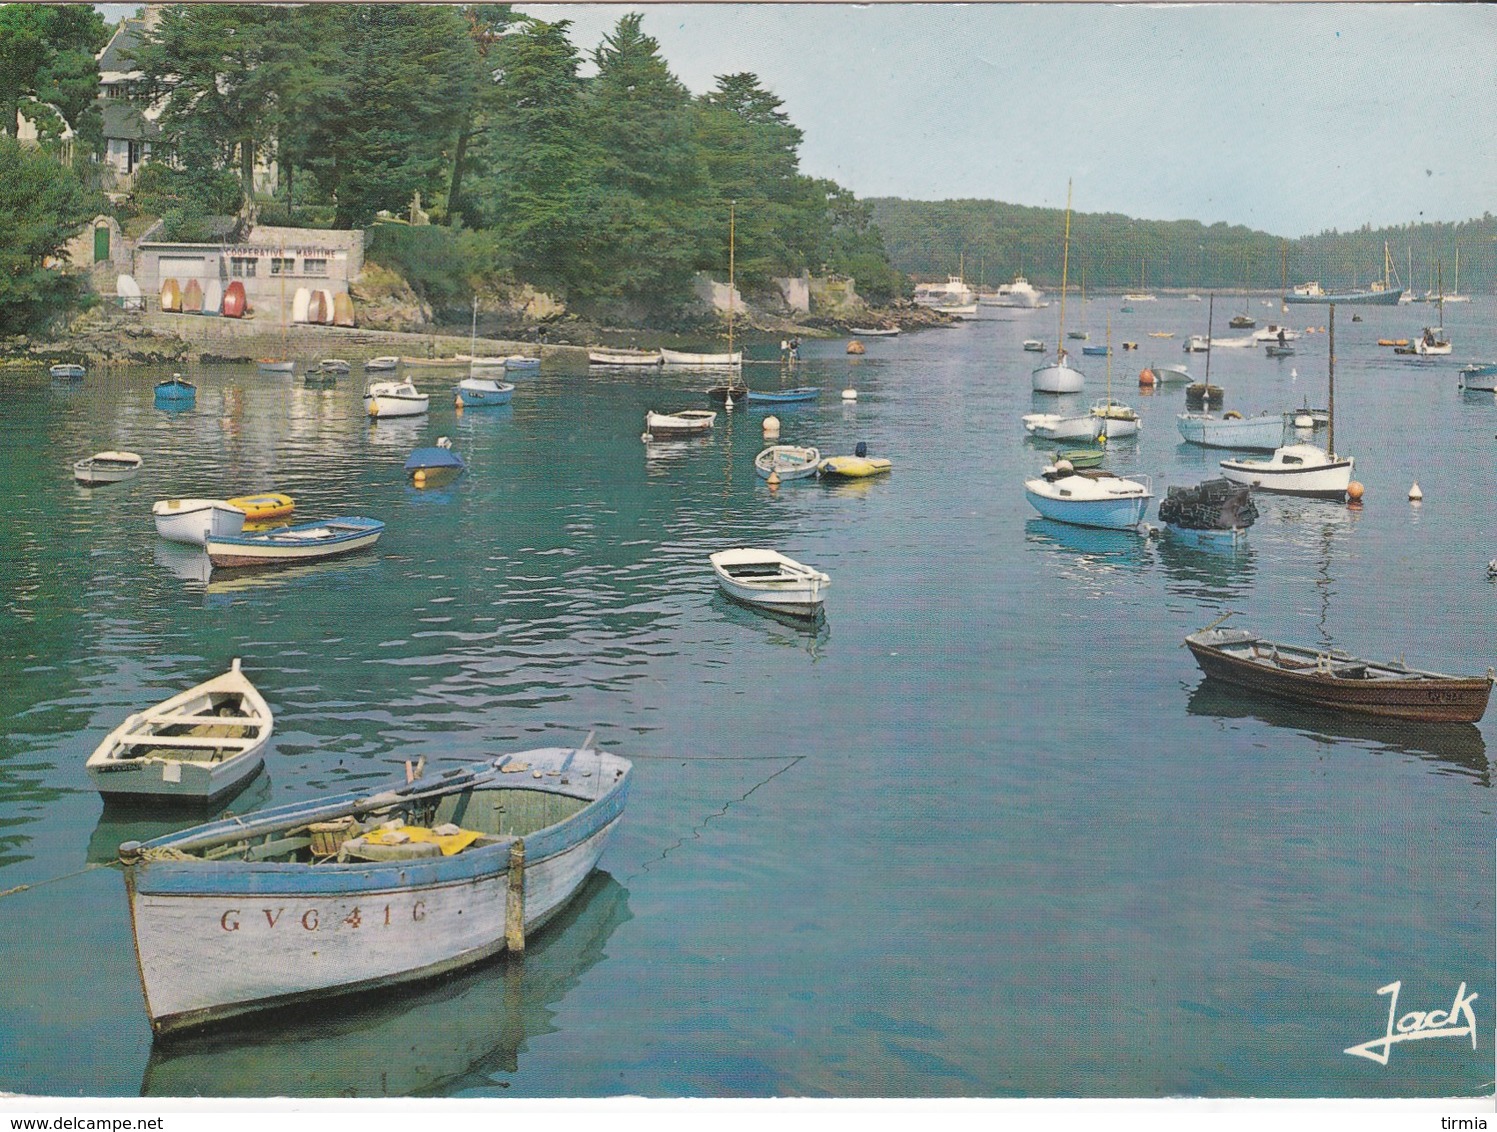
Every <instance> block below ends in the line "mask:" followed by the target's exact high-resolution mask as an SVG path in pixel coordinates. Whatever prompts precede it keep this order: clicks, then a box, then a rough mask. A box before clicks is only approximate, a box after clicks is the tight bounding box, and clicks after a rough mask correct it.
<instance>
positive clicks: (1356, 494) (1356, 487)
mask: <svg viewBox="0 0 1497 1132" xmlns="http://www.w3.org/2000/svg"><path fill="white" fill-rule="evenodd" d="M1365 490H1366V489H1365V488H1363V487H1362V485H1361V484H1360V483H1358V482H1357V481H1356V480H1352V481H1351V483H1349V484H1347V485H1346V498H1347V499H1348V500H1350V501H1351V502H1352V503H1361V502H1362V493H1363V491H1365Z"/></svg>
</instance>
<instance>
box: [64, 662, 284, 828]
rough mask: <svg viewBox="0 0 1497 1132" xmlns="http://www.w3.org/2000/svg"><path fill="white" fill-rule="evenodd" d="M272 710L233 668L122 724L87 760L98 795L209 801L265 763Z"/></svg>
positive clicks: (239, 782) (242, 780)
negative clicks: (147, 796) (127, 795)
mask: <svg viewBox="0 0 1497 1132" xmlns="http://www.w3.org/2000/svg"><path fill="white" fill-rule="evenodd" d="M272 729H273V721H272V716H271V711H270V706H269V705H268V704H267V703H266V702H265V699H264V697H262V696H261V695H260V693H259V692H258V691H257V690H256V689H255V686H254V685H253V684H251V683H250V682H249V679H248V678H247V677H246V676H245V675H244V673H243V672H241V671H240V669H239V660H238V658H237V657H236V658H235V660H234V663H233V665H232V666H231V667H230V668H229V671H227V672H225V673H224V674H223V675H222V676H215V677H214V678H213V679H212V680H206V681H204V682H203V683H201V684H198V685H197V686H196V687H193V688H189V689H188V690H187V691H185V692H180V693H178V694H177V695H175V696H172V697H171V698H169V699H166V700H163V701H161V703H159V704H157V705H156V706H155V707H152V708H147V709H146V710H145V711H142V712H137V713H135V714H133V715H130V716H128V717H126V719H125V721H124V722H123V723H121V724H120V725H119V726H118V727H116V728H115V729H114V730H113V731H111V732H110V733H109V734H108V735H106V736H105V737H104V740H103V742H101V743H100V744H99V745H98V747H96V748H95V749H94V753H93V754H91V755H90V756H89V757H88V763H87V764H86V770H87V771H88V777H89V780H90V781H91V782H92V783H93V784H94V787H95V788H96V789H97V790H98V791H99V793H100V794H104V795H106V796H112V795H126V794H129V795H136V796H141V795H149V796H151V797H156V798H165V799H171V800H174V801H191V802H208V801H211V800H212V799H214V798H219V797H222V796H223V795H225V794H227V793H228V792H229V791H230V790H232V789H234V788H235V787H237V786H239V785H240V784H241V783H243V782H246V781H248V780H249V779H250V777H251V776H253V775H254V774H255V773H256V772H257V771H258V770H259V769H260V767H261V766H262V765H264V762H265V756H264V750H265V744H266V743H267V742H268V741H269V740H270V733H271V731H272Z"/></svg>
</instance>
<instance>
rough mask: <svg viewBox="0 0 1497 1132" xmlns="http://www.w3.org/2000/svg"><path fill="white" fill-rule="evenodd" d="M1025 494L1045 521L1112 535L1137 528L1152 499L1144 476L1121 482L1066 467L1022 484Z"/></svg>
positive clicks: (1099, 472) (1118, 478)
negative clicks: (1100, 529)
mask: <svg viewBox="0 0 1497 1132" xmlns="http://www.w3.org/2000/svg"><path fill="white" fill-rule="evenodd" d="M1024 494H1025V496H1026V497H1028V499H1029V502H1030V504H1031V505H1032V506H1033V507H1034V509H1035V510H1036V511H1038V512H1039V513H1040V514H1041V515H1043V516H1044V517H1045V518H1047V519H1054V520H1055V521H1056V522H1058V523H1071V524H1073V525H1075V526H1078V527H1101V528H1103V529H1106V530H1115V531H1131V530H1133V529H1134V528H1136V527H1137V526H1138V524H1139V523H1140V522H1141V521H1142V520H1143V517H1144V512H1145V511H1147V510H1148V508H1149V500H1150V499H1152V498H1153V497H1154V493H1153V491H1152V490H1151V488H1150V485H1149V480H1148V477H1146V476H1145V477H1142V478H1141V479H1140V480H1132V479H1124V478H1123V477H1122V476H1119V475H1114V474H1113V473H1112V472H1107V471H1102V470H1100V469H1096V470H1084V471H1078V470H1076V469H1074V468H1070V467H1067V466H1065V465H1053V466H1051V467H1049V468H1046V469H1044V471H1042V472H1041V473H1040V475H1039V476H1037V477H1035V478H1034V479H1030V480H1025V481H1024Z"/></svg>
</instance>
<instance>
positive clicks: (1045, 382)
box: [1030, 181, 1086, 393]
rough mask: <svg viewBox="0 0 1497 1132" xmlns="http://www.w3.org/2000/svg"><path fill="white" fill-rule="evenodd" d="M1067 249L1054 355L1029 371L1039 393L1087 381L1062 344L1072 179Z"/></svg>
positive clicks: (1074, 389) (1077, 387)
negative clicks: (1044, 363) (1053, 357)
mask: <svg viewBox="0 0 1497 1132" xmlns="http://www.w3.org/2000/svg"><path fill="white" fill-rule="evenodd" d="M1063 246H1064V251H1063V252H1062V254H1061V260H1060V326H1059V330H1058V331H1057V332H1056V342H1057V345H1056V347H1055V359H1054V360H1053V361H1052V362H1050V363H1049V364H1048V365H1043V366H1040V367H1039V368H1038V369H1036V370H1034V371H1033V372H1032V373H1031V375H1030V387H1031V388H1032V389H1033V390H1034V391H1035V392H1036V393H1079V392H1081V387H1082V386H1083V385H1084V384H1086V375H1085V374H1083V373H1082V372H1081V371H1080V370H1079V369H1076V368H1075V367H1074V366H1072V365H1071V364H1070V362H1069V360H1068V359H1069V357H1070V355H1069V354H1068V353H1067V352H1066V348H1065V346H1063V345H1059V343H1062V342H1064V341H1065V340H1066V335H1065V329H1066V284H1067V282H1068V279H1069V273H1070V269H1071V182H1070V181H1067V182H1066V234H1065V243H1064V245H1063Z"/></svg>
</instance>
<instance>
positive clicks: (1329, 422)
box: [1325, 303, 1336, 460]
mask: <svg viewBox="0 0 1497 1132" xmlns="http://www.w3.org/2000/svg"><path fill="white" fill-rule="evenodd" d="M1330 351H1331V360H1330V369H1329V372H1328V374H1327V376H1326V395H1327V400H1328V403H1327V405H1326V410H1325V415H1326V438H1325V439H1326V448H1327V449H1329V452H1328V453H1327V455H1329V456H1330V458H1331V459H1332V460H1334V459H1335V458H1336V304H1335V303H1332V304H1331V341H1330Z"/></svg>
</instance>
